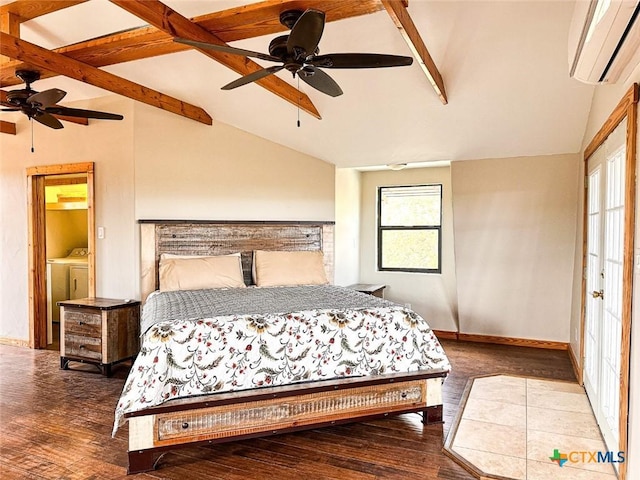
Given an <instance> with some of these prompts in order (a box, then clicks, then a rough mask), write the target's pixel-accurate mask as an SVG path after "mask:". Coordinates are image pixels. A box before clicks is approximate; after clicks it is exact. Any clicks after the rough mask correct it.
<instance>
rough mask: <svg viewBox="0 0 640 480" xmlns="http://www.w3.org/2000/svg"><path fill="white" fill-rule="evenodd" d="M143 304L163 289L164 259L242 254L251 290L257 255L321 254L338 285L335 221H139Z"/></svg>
mask: <svg viewBox="0 0 640 480" xmlns="http://www.w3.org/2000/svg"><path fill="white" fill-rule="evenodd" d="M138 223H140V276H141V295H142V301H145V300H146V298H147V296H148V295H149V294H150V293H151V292H153V291H154V290H157V289H158V286H159V280H158V278H159V276H158V273H159V263H160V255H162V254H163V253H172V254H176V255H226V254H228V253H236V252H240V254H241V256H242V270H243V273H244V281H245V283H246V284H247V285H251V284H253V280H252V278H251V267H252V259H253V251H254V250H287V251H295V250H310V251H313V250H321V251H322V252H323V253H324V267H325V270H326V272H327V278H328V279H329V281H330V282H332V281H333V269H334V265H333V252H334V250H333V249H334V247H333V227H334V222H277V221H276V222H267V221H264V222H263V221H208V220H207V221H203V220H139V221H138Z"/></svg>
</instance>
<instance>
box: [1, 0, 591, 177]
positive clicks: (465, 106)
mask: <svg viewBox="0 0 640 480" xmlns="http://www.w3.org/2000/svg"><path fill="white" fill-rule="evenodd" d="M49 4H51V5H57V6H58V8H59V7H61V6H62V4H67V5H71V6H68V8H59V9H57V10H56V8H55V7H52V8H51V10H55V11H52V12H51V13H45V14H42V13H43V11H42V8H44V7H43V5H44V6H46V5H49ZM0 5H2V7H1V9H0V14H2V15H1V20H2V30H3V32H6V33H4V34H3V36H2V39H1V42H0V48H1V49H2V52H1V53H2V54H4V55H7V56H10V57H12V58H13V59H14V60H11V61H9V62H8V63H6V62H5V63H3V64H1V65H0V86H1V87H2V89H3V90H4V91H7V90H11V89H13V88H18V87H14V86H13V85H17V84H18V83H17V82H19V81H20V80H18V79H16V78H15V77H14V71H15V69H16V68H17V67H20V66H23V65H24V64H25V63H26V64H27V65H29V66H35V67H37V69H38V70H41V71H42V72H43V76H45V77H46V76H49V75H54V73H56V74H62V75H63V76H52V78H43V79H42V80H40V81H38V82H37V83H36V84H35V85H34V87H35V88H36V89H37V90H40V91H42V90H45V89H48V88H53V87H56V88H61V89H63V90H66V91H67V92H68V95H67V97H66V98H65V99H64V101H63V102H62V103H63V104H65V105H69V104H70V102H71V103H73V101H74V100H81V99H90V98H93V97H97V96H103V95H105V94H108V93H109V92H115V93H117V94H123V95H126V96H131V97H133V98H135V99H136V100H137V101H143V102H145V103H148V104H150V105H154V106H156V107H159V108H163V109H166V110H168V111H169V112H173V113H175V114H179V115H183V116H186V117H188V118H191V119H192V120H193V121H198V122H202V123H210V122H213V123H214V124H215V122H216V121H220V122H224V123H227V124H231V125H233V126H236V127H238V128H240V129H243V130H246V131H248V132H251V133H253V134H256V135H258V136H262V137H265V138H267V139H269V140H272V141H274V142H276V143H280V144H283V145H286V146H288V147H291V148H293V149H296V150H299V151H302V152H305V153H308V154H310V155H313V156H315V157H318V158H321V159H323V160H326V161H328V162H331V163H335V164H336V165H337V166H341V167H347V166H367V165H384V164H389V163H411V162H428V161H434V160H462V159H477V158H497V157H511V156H530V155H547V154H554V153H567V152H577V151H579V150H580V146H581V143H582V137H583V134H584V129H585V125H586V120H587V116H588V112H589V108H590V103H591V97H592V95H593V87H592V86H588V85H584V84H580V83H579V82H577V81H575V80H573V79H570V78H569V76H568V61H567V35H568V31H569V24H570V20H571V15H572V12H573V6H574V5H573V2H568V1H558V2H539V1H535V0H534V1H529V2H527V1H520V2H503V1H492V2H481V1H468V2H461V1H447V2H434V1H427V0H409V3H408V8H405V6H404V5H405V3H403V2H401V1H395V0H383V1H379V0H366V1H347V0H324V1H317V0H315V1H302V0H300V1H285V0H269V1H266V2H259V3H257V2H256V3H251V2H248V1H209V0H200V1H191V0H165V1H164V2H162V3H160V2H157V1H155V0H154V1H152V2H135V1H131V0H112V1H111V2H109V1H106V0H90V1H85V2H83V1H74V0H58V1H57V2H42V1H29V0H21V1H18V2H15V1H7V0H0ZM67 5H65V6H67ZM18 7H20V9H18ZM292 7H294V8H298V9H305V8H308V7H313V8H317V9H320V10H324V11H326V13H327V25H326V27H325V30H324V35H323V37H322V41H321V43H320V50H321V53H334V52H372V53H389V54H395V55H406V56H413V55H415V59H416V60H415V61H414V63H413V65H411V66H409V67H398V68H391V69H375V70H335V69H334V70H331V71H330V74H331V76H332V77H333V78H334V79H335V80H336V81H337V82H338V83H339V84H340V86H341V87H342V90H343V91H344V95H342V96H339V97H336V98H332V97H329V96H326V95H324V94H322V93H320V92H318V91H316V90H314V89H312V88H311V87H309V86H308V85H306V84H304V83H302V82H301V84H300V86H299V89H300V92H301V94H302V95H300V97H301V99H299V98H298V97H299V95H298V91H297V89H298V83H297V81H295V80H294V79H292V77H291V74H290V73H288V72H286V70H283V71H282V72H280V73H278V74H276V75H273V76H271V77H267V79H265V81H264V82H261V84H260V85H258V84H251V85H246V86H243V87H241V88H238V89H235V90H231V91H222V90H220V87H221V86H223V85H225V84H226V83H228V82H230V81H232V80H234V79H235V78H237V77H239V76H240V74H245V73H249V72H251V71H254V70H255V69H258V68H260V67H265V66H271V65H272V63H270V62H266V61H263V60H257V59H256V60H255V62H253V61H246V60H245V59H244V58H243V57H238V56H233V55H228V54H221V53H217V52H212V51H207V52H203V51H198V50H195V49H192V48H190V47H187V46H186V45H182V44H177V43H174V42H172V35H173V36H183V37H188V38H192V39H196V40H201V41H206V42H220V43H222V42H224V43H227V44H229V45H232V46H235V47H239V48H245V49H249V50H254V51H260V52H265V53H266V52H267V51H268V50H267V47H268V44H269V41H270V40H271V39H272V38H273V37H275V36H276V35H278V34H280V33H279V32H282V31H283V30H284V27H282V26H281V25H280V24H279V23H278V14H279V13H280V12H281V11H283V10H287V9H290V8H292ZM38 8H39V9H40V10H38ZM34 12H37V15H36V13H34ZM147 24H150V26H149V25H147ZM9 35H10V36H9ZM18 37H19V38H18ZM100 37H102V38H100ZM92 39H96V40H92ZM89 40H92V41H90V42H88V41H89ZM422 42H423V44H422ZM76 44H77V45H76ZM150 55H152V56H150ZM16 59H17V60H16ZM23 62H24V63H23ZM423 64H425V65H426V66H425V65H423ZM47 72H52V73H47ZM236 72H240V73H236ZM88 83H90V84H92V85H97V86H99V87H101V88H98V87H96V86H91V85H88ZM298 103H299V104H300V109H301V112H300V119H301V126H300V127H297V126H296V119H297V117H298V106H297V105H298ZM89 108H90V107H89ZM159 114H161V115H167V114H168V113H162V112H161V113H159ZM2 115H3V116H2V118H1V120H3V121H4V122H19V121H21V118H20V117H19V115H20V114H18V113H3V114H2ZM91 122H92V121H89V123H90V124H91ZM43 128H46V127H43ZM68 128H86V127H78V126H75V125H72V126H69V127H68ZM89 128H90V127H89ZM18 134H20V129H18ZM0 141H2V139H1V138H0Z"/></svg>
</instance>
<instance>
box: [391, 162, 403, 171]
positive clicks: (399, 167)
mask: <svg viewBox="0 0 640 480" xmlns="http://www.w3.org/2000/svg"><path fill="white" fill-rule="evenodd" d="M406 166H407V164H406V163H391V164H389V165H387V168H389V169H391V170H402V169H403V168H405V167H406Z"/></svg>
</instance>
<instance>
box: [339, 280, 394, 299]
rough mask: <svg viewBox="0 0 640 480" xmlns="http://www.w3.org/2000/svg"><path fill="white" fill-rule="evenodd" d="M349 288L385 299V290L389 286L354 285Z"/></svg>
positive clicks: (372, 284)
mask: <svg viewBox="0 0 640 480" xmlns="http://www.w3.org/2000/svg"><path fill="white" fill-rule="evenodd" d="M347 288H351V289H353V290H357V291H359V292H362V293H367V294H369V295H373V296H374V297H380V298H384V289H385V288H387V286H386V285H376V284H374V283H354V284H353V285H349V286H348V287H347Z"/></svg>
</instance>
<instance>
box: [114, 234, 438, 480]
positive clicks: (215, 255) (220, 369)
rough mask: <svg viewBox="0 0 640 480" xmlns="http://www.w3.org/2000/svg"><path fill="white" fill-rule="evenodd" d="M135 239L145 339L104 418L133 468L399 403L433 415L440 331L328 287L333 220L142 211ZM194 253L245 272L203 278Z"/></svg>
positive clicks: (428, 418) (429, 419) (398, 310)
mask: <svg viewBox="0 0 640 480" xmlns="http://www.w3.org/2000/svg"><path fill="white" fill-rule="evenodd" d="M141 245H142V248H141V277H142V296H143V300H144V301H145V306H144V309H143V315H142V320H141V322H142V325H141V332H143V333H142V335H141V349H140V353H139V355H138V357H137V358H136V360H135V362H134V364H133V366H132V369H131V371H130V374H129V377H128V378H127V381H126V382H125V386H124V388H123V393H122V396H121V398H120V399H119V401H118V404H117V407H116V420H115V425H114V434H115V432H116V430H117V428H118V427H119V426H120V425H121V424H122V423H124V422H128V423H129V469H128V472H129V473H139V472H144V471H148V470H152V469H153V468H154V466H155V463H156V461H157V458H158V457H159V455H161V454H162V453H163V452H165V451H167V450H169V449H173V448H177V447H179V446H187V445H193V444H213V443H217V442H224V441H231V440H237V439H242V438H251V437H257V436H264V435H273V434H277V433H283V432H289V431H295V430H300V429H306V428H316V427H319V426H325V425H334V424H339V423H346V422H353V421H359V420H363V419H366V418H373V417H379V416H386V415H390V414H398V413H407V412H417V413H421V414H422V416H423V422H424V423H425V424H431V423H441V422H442V391H441V388H442V382H443V381H444V379H445V377H446V375H447V373H448V372H449V370H450V365H449V362H448V360H447V358H446V355H445V353H444V351H443V350H442V348H441V347H440V344H439V342H438V340H437V338H436V337H435V335H434V334H433V333H432V332H431V329H430V328H429V326H428V324H427V323H426V322H425V321H424V320H423V319H422V318H421V317H419V316H418V315H417V314H415V312H412V311H411V310H408V309H406V308H404V307H402V306H399V305H396V304H393V303H391V302H388V301H386V300H384V299H380V298H377V297H373V296H371V295H366V294H363V293H360V292H356V291H355V290H350V289H346V288H343V287H336V286H333V285H331V284H330V283H331V279H332V275H333V224H332V223H329V222H295V223H294V222H193V221H192V222H176V221H165V222H161V221H143V222H141ZM286 252H289V253H286ZM194 257H196V260H194ZM203 259H211V260H210V261H211V262H214V263H212V264H211V265H214V266H212V267H211V268H213V269H214V270H215V271H221V269H223V267H222V266H227V265H230V266H232V265H238V266H240V265H241V269H240V271H239V273H238V272H233V271H232V274H228V273H226V272H225V274H224V275H221V276H220V278H221V279H222V280H220V281H221V282H222V283H220V284H214V285H213V286H211V285H209V284H208V283H206V281H205V283H203V284H199V283H198V280H193V278H195V277H197V275H192V272H194V270H193V269H192V270H189V268H192V267H193V266H194V265H196V264H197V265H198V268H201V267H202V265H203V263H202V262H203V261H204V260H203ZM207 261H209V260H207ZM194 262H195V263H194ZM216 262H217V263H216ZM286 262H289V263H290V267H292V268H290V269H289V270H286V269H284V270H283V268H282V265H283V264H285V263H286ZM305 262H311V263H305ZM170 266H171V267H170ZM174 267H175V268H176V269H177V270H171V269H170V268H174ZM187 267H188V268H187ZM302 267H303V268H302ZM180 268H182V269H183V270H179V269H180ZM184 268H187V269H186V270H185V269H184ZM207 268H209V267H208V266H207ZM225 268H226V267H225ZM233 268H236V267H233ZM198 271H199V270H198ZM167 272H170V274H167ZM176 272H181V273H179V274H181V275H182V277H179V276H177V275H178V274H177V273H176ZM283 272H285V273H283ZM299 272H302V273H299ZM298 274H300V275H302V277H300V278H294V279H293V281H292V284H291V285H285V286H283V285H280V284H281V283H286V281H287V279H289V278H291V275H293V276H294V277H295V276H296V275H298ZM238 275H240V278H239V279H238V278H237V277H238ZM231 276H233V278H231ZM318 276H319V277H318ZM176 278H178V279H179V280H175V279H176ZM180 278H181V279H182V280H180ZM207 278H209V277H207ZM230 278H231V279H230ZM283 278H284V280H283ZM185 279H186V280H185ZM174 280H175V281H174ZM172 281H174V283H173V284H172V283H171V282H172ZM194 281H195V282H196V283H195V284H194V283H193V282H194ZM256 283H258V285H259V286H256V285H255V284H256ZM194 285H195V286H196V288H193V287H194ZM245 285H248V286H249V287H245ZM161 286H163V288H162V291H158V290H159V287H161Z"/></svg>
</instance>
